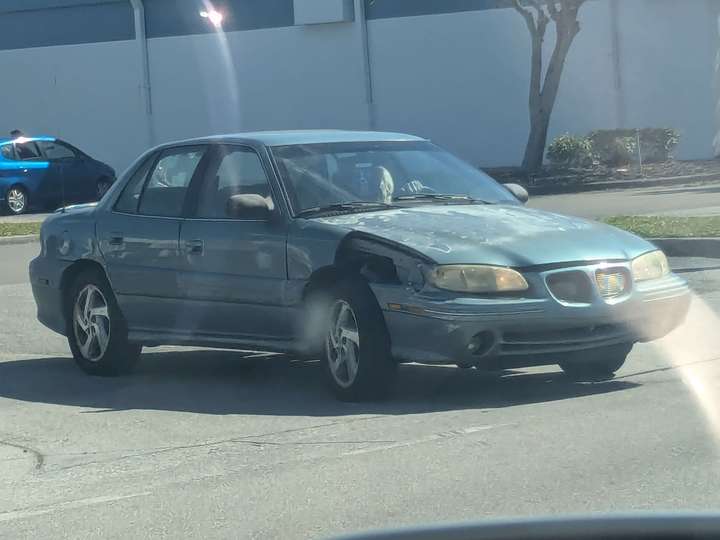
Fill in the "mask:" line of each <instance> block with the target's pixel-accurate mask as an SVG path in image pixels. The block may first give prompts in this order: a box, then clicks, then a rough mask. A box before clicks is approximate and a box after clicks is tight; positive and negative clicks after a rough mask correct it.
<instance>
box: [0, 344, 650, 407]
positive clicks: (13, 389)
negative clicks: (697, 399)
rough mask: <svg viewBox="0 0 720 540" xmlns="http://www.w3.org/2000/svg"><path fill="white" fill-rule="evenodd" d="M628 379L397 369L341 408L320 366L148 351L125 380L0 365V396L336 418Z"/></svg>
mask: <svg viewBox="0 0 720 540" xmlns="http://www.w3.org/2000/svg"><path fill="white" fill-rule="evenodd" d="M637 386H639V385H638V384H636V383H633V382H629V381H621V380H614V381H606V382H601V383H575V382H572V381H571V380H570V379H568V378H567V377H565V376H564V375H563V374H562V373H561V372H559V371H558V372H547V371H544V372H529V373H528V372H520V371H506V372H503V373H501V374H488V373H485V372H481V371H478V370H474V369H470V370H464V369H458V368H455V367H445V366H425V365H415V364H413V365H404V366H401V369H400V378H399V383H398V387H397V391H396V392H395V394H394V396H393V397H392V399H389V400H386V401H381V402H373V403H342V402H339V401H337V400H335V398H334V397H333V396H332V395H331V394H330V392H328V390H327V389H326V387H325V384H324V382H323V373H322V370H321V368H320V363H319V362H317V361H315V362H313V361H302V360H297V359H294V358H291V357H288V356H283V355H277V356H270V357H269V356H267V355H253V354H249V353H242V352H236V351H213V350H207V351H205V350H202V351H198V350H192V351H172V352H147V353H144V354H143V356H142V360H141V362H140V364H139V365H138V368H137V370H136V371H135V372H134V373H133V374H132V375H127V376H124V377H118V378H103V377H89V376H86V375H84V374H83V373H82V372H80V371H79V369H78V368H77V367H76V366H75V364H74V362H73V360H72V359H71V358H38V359H27V360H16V361H11V362H4V363H0V397H2V398H9V399H15V400H21V401H26V402H38V403H48V404H55V405H66V406H74V407H81V408H85V409H89V410H87V411H83V412H88V413H98V412H111V411H121V410H132V409H143V410H166V411H185V412H194V413H201V414H216V415H224V414H244V415H273V416H276V415H282V416H340V415H352V414H367V413H372V414H416V413H426V412H434V411H446V410H458V409H492V408H501V407H510V406H514V405H523V404H532V403H541V402H548V401H557V400H564V399H570V398H576V397H581V396H589V395H595V394H606V393H609V392H617V391H620V390H629V389H632V388H635V387H637Z"/></svg>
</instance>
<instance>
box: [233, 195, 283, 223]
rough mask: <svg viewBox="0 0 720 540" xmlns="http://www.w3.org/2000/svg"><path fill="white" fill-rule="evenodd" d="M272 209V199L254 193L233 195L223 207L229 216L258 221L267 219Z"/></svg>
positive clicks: (270, 215)
mask: <svg viewBox="0 0 720 540" xmlns="http://www.w3.org/2000/svg"><path fill="white" fill-rule="evenodd" d="M272 211H273V204H272V200H271V199H270V198H269V197H268V198H265V197H263V196H261V195H257V194H255V193H248V194H242V195H233V196H232V197H230V198H229V199H228V202H227V206H226V207H225V212H226V213H227V215H228V216H229V217H231V218H236V219H252V220H258V221H269V220H270V218H271V217H272Z"/></svg>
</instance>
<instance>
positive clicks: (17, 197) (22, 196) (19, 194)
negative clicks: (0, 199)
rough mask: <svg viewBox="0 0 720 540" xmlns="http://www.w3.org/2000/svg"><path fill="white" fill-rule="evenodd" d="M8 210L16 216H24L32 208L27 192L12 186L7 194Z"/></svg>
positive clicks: (6, 205)
mask: <svg viewBox="0 0 720 540" xmlns="http://www.w3.org/2000/svg"><path fill="white" fill-rule="evenodd" d="M5 207H6V210H7V211H8V212H9V213H10V214H12V215H15V216H19V215H20V214H24V213H25V212H27V211H28V209H29V208H30V201H29V200H28V193H27V190H26V189H25V188H24V187H22V186H12V187H11V188H10V189H8V190H7V193H6V194H5Z"/></svg>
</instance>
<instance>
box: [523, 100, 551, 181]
mask: <svg viewBox="0 0 720 540" xmlns="http://www.w3.org/2000/svg"><path fill="white" fill-rule="evenodd" d="M549 127H550V113H549V112H548V111H536V112H534V113H531V114H530V135H528V141H527V146H526V147H525V157H524V158H523V163H522V166H523V169H525V170H526V171H529V172H532V171H537V170H538V169H539V168H540V167H541V166H542V164H543V156H544V155H545V145H546V144H547V132H548V128H549Z"/></svg>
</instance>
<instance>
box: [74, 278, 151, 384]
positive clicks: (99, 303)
mask: <svg viewBox="0 0 720 540" xmlns="http://www.w3.org/2000/svg"><path fill="white" fill-rule="evenodd" d="M69 298H70V301H69V306H68V314H67V321H68V328H67V336H68V343H69V345H70V350H71V351H72V354H73V357H74V358H75V362H76V363H77V365H78V366H79V367H80V369H82V370H83V371H84V372H85V373H87V374H88V375H101V376H114V375H121V374H124V373H128V372H130V371H131V370H132V368H133V367H135V364H136V363H137V361H138V359H139V357H140V352H141V349H142V347H141V346H140V345H135V344H132V343H129V342H128V339H127V325H126V323H125V319H124V318H123V316H122V313H121V312H120V308H119V307H118V305H117V302H116V300H115V295H114V294H113V292H112V289H111V288H110V284H109V283H108V281H107V279H106V278H105V276H104V275H103V274H102V273H101V272H100V271H99V270H96V269H89V270H85V271H83V272H81V273H80V274H79V275H78V277H77V278H76V280H75V282H74V283H73V286H72V290H71V291H70V296H69Z"/></svg>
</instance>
